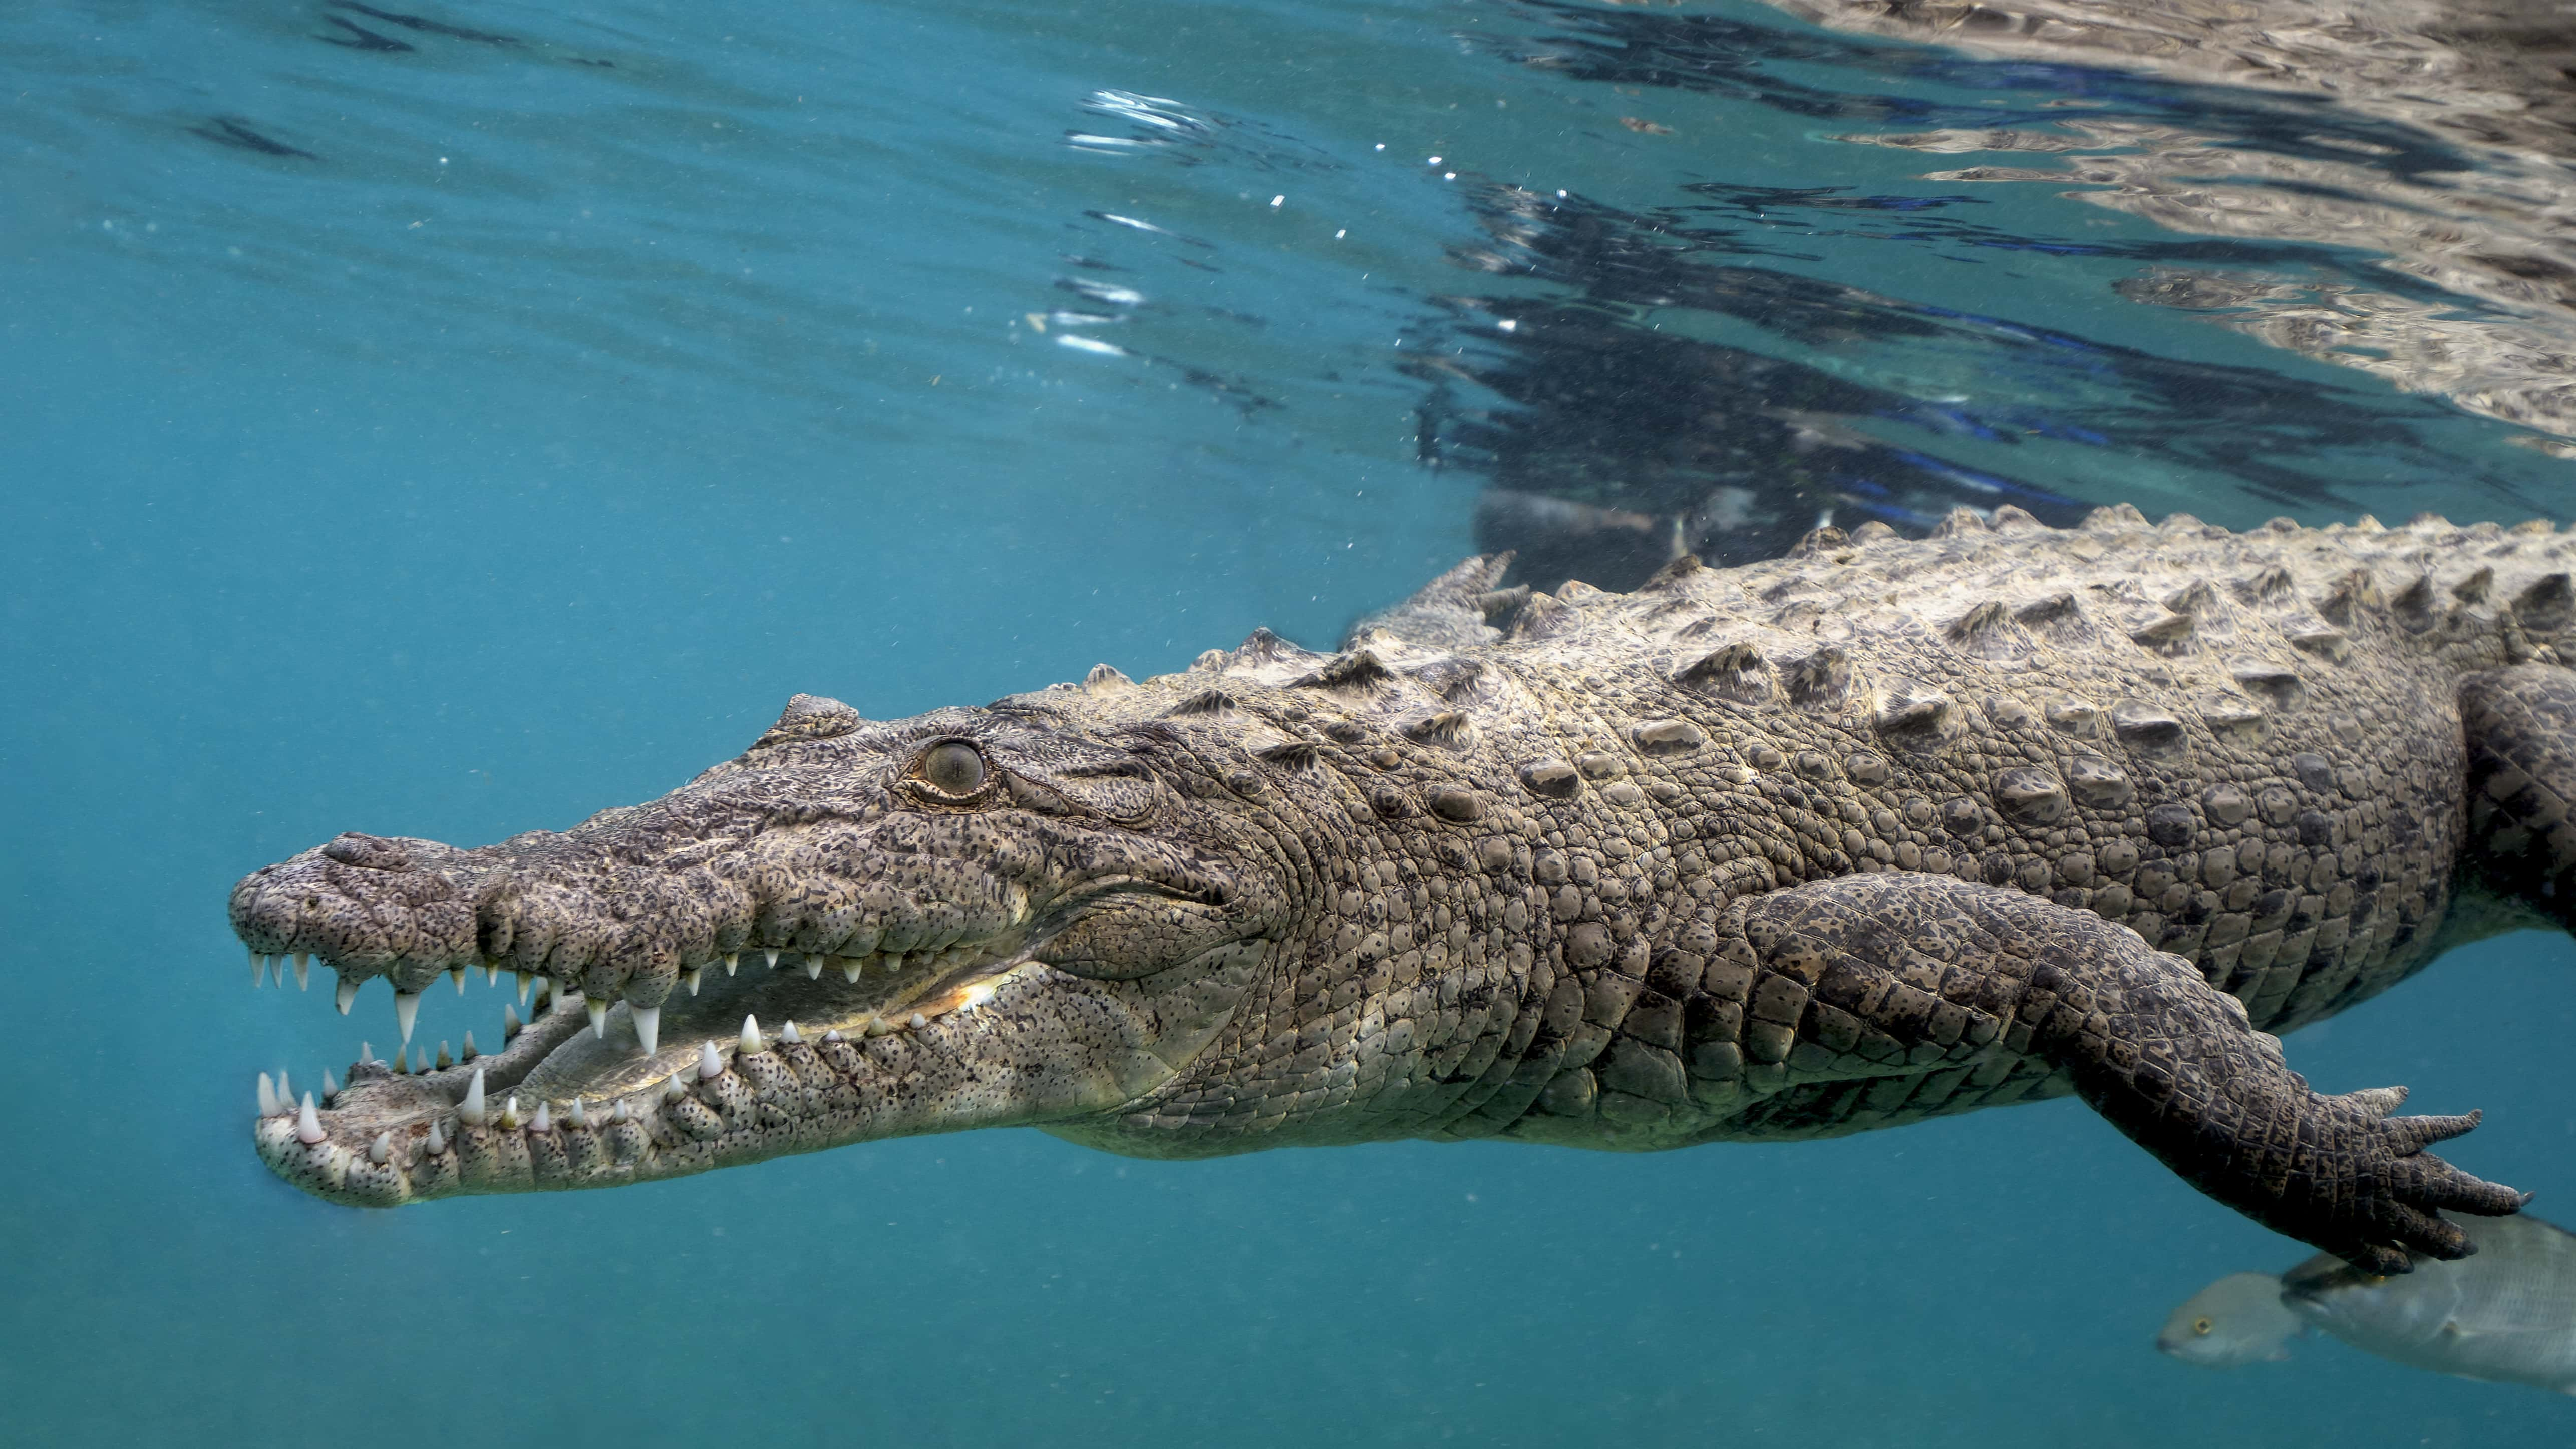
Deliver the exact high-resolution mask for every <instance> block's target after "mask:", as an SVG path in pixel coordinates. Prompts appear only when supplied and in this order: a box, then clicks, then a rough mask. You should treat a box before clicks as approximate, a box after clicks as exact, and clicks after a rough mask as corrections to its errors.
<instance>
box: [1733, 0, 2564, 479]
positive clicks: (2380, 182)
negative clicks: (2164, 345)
mask: <svg viewBox="0 0 2576 1449" xmlns="http://www.w3.org/2000/svg"><path fill="white" fill-rule="evenodd" d="M1774 3H1776V4H1778V5H1779V6H1780V8H1782V9H1784V10H1787V11H1790V12H1791V13H1794V14H1796V15H1799V16H1801V17H1803V18H1805V19H1808V20H1812V21H1815V22H1816V23H1818V24H1822V25H1828V26H1833V27H1835V28H1837V29H1842V30H1854V31H1865V32H1871V33H1875V34H1881V35H1897V36H1904V37H1907V38H1909V39H1918V40H1934V41H1938V42H1941V43H1943V44H1946V45H1956V46H1959V47H1962V48H1964V49H1967V50H1969V51H1971V52H1975V53H1982V54H1987V55H1996V56H2008V57H2012V58H2015V59H2021V60H2029V61H2055V62H2058V63H2060V64H2061V65H2064V66H2069V67H2073V66H2116V67H2122V68H2126V69H2133V70H2139V71H2145V72H2148V73H2151V74H2154V75H2156V76H2159V77H2163V78H2165V79H2168V80H2175V81H2185V82H2215V83H2219V84H2223V85H2225V86H2228V87H2234V88H2241V89H2243V90H2245V91H2247V92H2253V93H2263V94H2268V95H2270V96H2273V97H2278V98H2280V99H2281V100H2282V101H2284V102H2288V103H2290V105H2291V106H2293V107H2295V106H2296V105H2298V104H2299V103H2301V102H2310V103H2314V102H2327V103H2330V105H2328V104H2315V105H2314V106H2313V109H2312V110H2311V111H2310V112H2307V113H2305V114H2308V115H2311V116H2313V118H2314V119H2315V120H2317V121H2318V122H2321V123H2325V122H2332V123H2333V129H2334V133H2332V134H2324V135H2317V134H2314V133H2313V132H2312V133H2310V134H2306V135H2300V134H2299V132H2300V129H2301V128H2300V126H2299V124H2298V123H2299V121H2300V119H2301V118H2302V115H2303V113H2302V112H2301V111H2299V110H2297V109H2284V111H2283V112H2282V121H2283V123H2284V124H2283V125H2282V126H2281V127H2280V128H2279V129H2280V131H2281V133H2282V134H2283V135H2284V136H2285V137H2288V136H2295V137H2296V138H2297V140H2298V141H2300V142H2308V143H2311V144H2292V145H2281V144H2245V140H2246V139H2247V138H2245V137H2242V136H2240V135H2239V134H2238V133H2237V131H2236V129H2235V128H2236V126H2237V125H2238V124H2239V123H2237V122H2234V121H2218V122H2215V123H2214V124H2212V125H2208V126H2204V125H2200V124H2195V123H2193V122H2190V121H2188V120H2183V121H2180V122H2179V123H2177V124H2165V125H2158V124H2143V125H2142V124H2138V123H2137V122H2135V121H2133V120H2128V119H2114V120H2109V121H2107V122H2105V121H2102V120H2097V119H2094V118H2088V117H2087V116H2085V115H2084V114H2083V113H2082V112H2081V111H2080V110H2079V111H2075V112H2072V113H2069V114H2066V115H2063V116H2061V117H2058V118H2056V119H2055V120H2054V121H2052V122H2050V123H2049V124H2047V125H2045V126H2023V127H2017V128H2005V129H2000V130H1998V129H1989V128H1983V127H1946V128H1942V129H1939V130H1934V131H1927V132H1922V133H1919V134H1915V135H1911V136H1908V135H1901V134H1890V133H1880V134H1870V135H1849V136H1845V137H1843V138H1842V139H1844V140H1851V141H1861V142H1866V143H1870V144H1877V145H1893V146H1910V147H1913V148H1915V149H1919V150H1924V151H1930V152H1936V153H1938V152H1949V153H1958V152H2004V151H2016V150H2037V151H2055V152H2061V153H2065V154H2063V155H2061V156H2060V157H2059V158H2058V160H2057V163H2056V164H2054V165H2044V166H2041V165H2028V164H2025V165H2022V166H2013V167H2006V166H1996V165H1985V166H1971V167H1968V168H1965V169H1960V170H1952V171H1943V172H1934V173H1930V174H1929V175H1927V177H1926V179H1932V180H1960V181H1973V182H1989V183H1991V182H2004V181H2036V182H2040V183H2042V184H2047V185H2066V184H2069V183H2074V184H2078V185H2080V186H2081V187H2082V188H2083V189H2082V190H2080V191H2076V192H2073V193H2070V194H2074V195H2078V196H2081V197H2082V198H2083V199H2084V200H2086V201H2088V202H2091V203H2093V204H2095V205H2099V206H2104V207H2108V208H2112V209H2114V210H2119V211H2125V212H2130V213H2133V214H2136V215H2140V216H2144V217H2147V218H2149V219H2151V220H2154V221H2156V222H2159V223H2161V224H2163V225H2165V226H2168V227H2171V228H2173V229H2174V230H2176V231H2179V232H2184V233H2197V234H2201V235H2206V236H2213V237H2238V238H2250V239H2261V240H2266V241H2290V242H2307V243H2319V244H2325V245H2334V246H2347V247H2359V248H2367V249H2370V250H2373V251H2377V252H2380V253H2383V254H2384V255H2385V260H2384V262H2382V264H2381V265H2382V267H2383V268H2384V275H2385V276H2386V277H2387V279H2388V284H2387V285H2383V286H2372V285H2367V284H2362V285H2355V284H2352V283H2347V282H2337V281H2323V282H2321V281H2320V280H2319V279H2318V278H2316V277H2314V276H2311V275H2307V274H2304V273H2302V272H2300V271H2297V270H2284V271H2279V272H2271V273H2263V272H2253V273H2249V274H2247V275H2245V276H2244V277H2242V278H2239V279H2236V282H2235V285H2234V286H2233V287H2232V288H2230V290H2231V291H2232V292H2233V295H2232V296H2231V297H2230V298H2229V299H2227V300H2224V301H2218V302H2212V303H2207V304H2202V303H2200V302H2198V301H2196V300H2195V297H2196V293H2197V290H2198V289H2197V287H2196V286H2194V285H2188V283H2191V282H2194V281H2196V279H2191V278H2188V277H2182V276H2178V275H2177V274H2173V273H2169V272H2165V271H2163V269H2157V270H2156V271H2155V272H2152V273H2150V275H2149V276H2148V277H2146V278H2142V279H2141V280H2140V283H2139V284H2138V285H2137V286H2135V287H2132V288H2124V289H2123V292H2124V294H2125V295H2128V296H2130V297H2132V298H2133V299H2134V300H2139V301H2149V302H2158V303H2162V304H2165V305H2171V306H2178V307H2183V308H2193V309H2197V308H2199V307H2201V306H2203V305H2206V306H2207V307H2209V308H2210V309H2211V310H2212V315H2213V319H2214V320H2216V321H2219V322H2220V323H2222V324H2223V325H2227V326H2231V327H2236V328H2238V329H2240V330H2243V331H2245V332H2247V333H2249V334H2251V335H2254V336H2257V337H2260V338H2262V339H2263V340H2264V341H2266V342H2269V343H2272V344H2274V345H2276V346H2280V347H2285V348H2289V349H2291V350H2294V351H2298V352H2303V353H2306V354H2308V355H2311V356H2315V357H2320V358H2323V359H2325V360H2327V361H2331V362H2335V363H2338V364H2341V365H2344V366H2348V367H2357V368H2361V369H2364V370H2367V371H2370V372H2374V373H2377V374H2378V375H2380V376H2382V377H2385V378H2387V379H2388V380H2389V381H2391V382H2392V383H2394V384H2395V385H2396V386H2398V387H2401V388H2404V389H2406V390H2408V391H2413V392H2427V393H2438V394H2440V395H2442V396H2445V397H2448V398H2449V399H2451V400H2452V401H2453V402H2455V403H2457V404H2458V405H2459V406H2461V407H2463V408H2465V409H2467V410H2469V411H2470V412H2473V413H2480V414H2484V415H2486V416H2490V417H2494V418H2498V419H2501V420H2503V421H2506V422H2511V423H2517V424H2521V425H2523V426H2526V427H2530V428H2534V429H2538V430H2541V431H2542V432H2544V433H2547V434H2551V435H2554V437H2552V438H2545V439H2535V440H2534V441H2535V442H2536V443H2537V444H2538V445H2540V446H2542V447H2543V448H2544V449H2545V450H2546V451H2549V452H2551V453H2553V454H2555V455H2557V456H2562V457H2564V456H2570V455H2571V452H2576V442H2568V441H2566V440H2570V439H2576V383H2571V382H2569V380H2568V365H2569V358H2570V357H2571V356H2576V231H2571V230H2570V228H2569V224H2568V217H2569V215H2570V214H2571V203H2576V190H2571V188H2570V186H2569V183H2568V167H2569V165H2570V164H2571V162H2576V89H2572V88H2571V87H2570V86H2569V85H2568V76H2569V75H2570V74H2571V70H2570V67H2571V66H2576V25H2571V24H2570V22H2569V18H2568V14H2567V12H2566V10H2565V9H2564V8H2563V7H2561V6H2559V5H2556V4H2532V3H2527V0H2476V3H2469V4H2452V3H2447V0H2444V3H2435V0H2339V3H2335V4H2331V5H2313V4H2305V3H2301V4H2289V3H2282V0H2250V3H2249V0H2153V3H2148V4H2127V5H2117V6H2105V5H2095V4H2085V3H2080V0H2073V3H2070V0H2012V3H2010V4H2003V5H1996V4H1986V3H1981V0H1955V3H1918V0H1900V3H1887V0H1774ZM2336 113H2339V116H2338V115H2337V114H2336ZM2354 121H2361V122H2374V123H2378V124H2379V125H2380V126H2381V127H2382V131H2381V133H2380V134H2378V135H2377V136H2373V135H2370V134H2366V133H2364V132H2363V131H2361V130H2360V129H2359V128H2358V127H2356V126H2354V125H2352V124H2351V122H2354ZM2317 129H2318V130H2324V129H2325V126H2324V125H2320V126H2319V127H2317ZM2410 133H2411V135H2410ZM2318 143H2321V144H2318ZM2177 281H2180V282H2184V283H2186V285H2180V286H2177V285H2172V283H2174V282H2177ZM2422 283H2431V284H2432V285H2434V286H2436V287H2439V288H2440V289H2441V290H2442V292H2443V293H2445V294H2447V295H2445V296H2444V297H2442V298H2440V299H2438V300H2437V301H2434V302H2430V303H2428V302H2427V301H2426V300H2425V299H2424V298H2423V297H2422V296H2421V295H2420V293H2419V291H2418V287H2419V285H2420V284H2422ZM2264 293H2269V294H2270V295H2268V296H2264V295H2262V294H2264ZM2252 298H2259V299H2260V300H2259V302H2258V303H2257V304H2255V305H2248V303H2249V299H2252ZM2445 304H2447V305H2445Z"/></svg>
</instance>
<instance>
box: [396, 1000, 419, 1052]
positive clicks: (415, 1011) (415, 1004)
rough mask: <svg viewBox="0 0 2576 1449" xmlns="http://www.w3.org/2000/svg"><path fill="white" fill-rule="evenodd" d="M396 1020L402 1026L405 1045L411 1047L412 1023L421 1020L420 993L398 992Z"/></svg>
mask: <svg viewBox="0 0 2576 1449" xmlns="http://www.w3.org/2000/svg"><path fill="white" fill-rule="evenodd" d="M394 1020H395V1021H396V1022H398V1023H400V1024H401V1026H402V1039H403V1045H404V1046H409V1045H411V1028H412V1023H414V1022H416V1021H419V1020H420V993H419V992H417V991H397V992H395V993H394Z"/></svg>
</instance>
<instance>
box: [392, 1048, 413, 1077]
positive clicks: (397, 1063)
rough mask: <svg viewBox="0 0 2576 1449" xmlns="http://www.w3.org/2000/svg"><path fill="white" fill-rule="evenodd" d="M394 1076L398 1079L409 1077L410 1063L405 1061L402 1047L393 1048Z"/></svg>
mask: <svg viewBox="0 0 2576 1449" xmlns="http://www.w3.org/2000/svg"><path fill="white" fill-rule="evenodd" d="M394 1075H395V1076H398V1077H408V1076H410V1075H411V1063H410V1062H409V1061H407V1060H406V1059H405V1050H404V1048H402V1047H395V1048H394Z"/></svg>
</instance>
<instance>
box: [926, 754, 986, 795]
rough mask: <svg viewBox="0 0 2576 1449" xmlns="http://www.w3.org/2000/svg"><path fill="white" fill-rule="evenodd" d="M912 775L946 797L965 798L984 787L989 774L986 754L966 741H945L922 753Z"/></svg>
mask: <svg viewBox="0 0 2576 1449" xmlns="http://www.w3.org/2000/svg"><path fill="white" fill-rule="evenodd" d="M912 772H913V774H914V775H916V776H918V777H919V778H920V780H921V783H923V784H925V785H928V786H929V787H930V788H931V789H933V790H936V791H938V792H939V793H940V794H942V795H948V796H952V797H962V796H967V795H972V794H974V793H975V792H976V791H977V790H980V789H982V788H983V787H984V777H985V775H986V774H987V773H988V771H987V770H986V768H985V765H984V752H983V751H981V750H978V749H976V748H975V747H974V746H973V745H970V744H968V743H966V742H965V741H964V740H941V741H940V742H939V743H938V744H935V745H932V746H931V747H930V748H929V749H926V750H924V751H922V752H921V758H920V759H918V760H916V761H914V762H913V767H912Z"/></svg>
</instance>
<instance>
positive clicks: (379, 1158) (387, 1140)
mask: <svg viewBox="0 0 2576 1449" xmlns="http://www.w3.org/2000/svg"><path fill="white" fill-rule="evenodd" d="M393 1156H394V1134H392V1133H390V1132H379V1133H377V1134H376V1140H375V1141H373V1142H370V1143H368V1144H367V1160H368V1161H369V1162H372V1163H374V1164H376V1165H377V1166H378V1167H382V1166H384V1165H385V1164H386V1163H388V1162H391V1161H392V1160H393Z"/></svg>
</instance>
